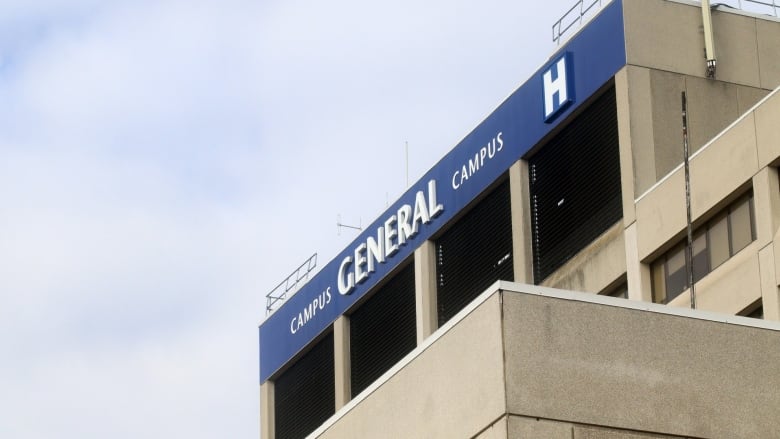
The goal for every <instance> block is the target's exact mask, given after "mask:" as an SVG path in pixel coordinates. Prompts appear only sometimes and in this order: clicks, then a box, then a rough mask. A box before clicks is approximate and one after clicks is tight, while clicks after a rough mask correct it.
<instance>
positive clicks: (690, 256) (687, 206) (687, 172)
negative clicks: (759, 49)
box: [682, 91, 696, 309]
mask: <svg viewBox="0 0 780 439" xmlns="http://www.w3.org/2000/svg"><path fill="white" fill-rule="evenodd" d="M682 124H683V156H684V163H685V210H686V213H687V215H688V246H687V248H686V253H687V255H686V256H687V258H686V259H687V260H688V261H687V262H688V263H687V264H685V270H686V272H687V273H686V274H687V275H688V286H689V287H690V289H691V309H696V288H695V285H694V283H693V221H692V219H691V173H690V168H689V166H688V102H687V99H686V95H685V91H683V92H682Z"/></svg>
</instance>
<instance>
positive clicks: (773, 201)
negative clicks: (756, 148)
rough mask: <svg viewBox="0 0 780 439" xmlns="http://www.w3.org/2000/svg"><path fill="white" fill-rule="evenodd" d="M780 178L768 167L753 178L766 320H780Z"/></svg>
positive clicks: (762, 295) (762, 302)
mask: <svg viewBox="0 0 780 439" xmlns="http://www.w3.org/2000/svg"><path fill="white" fill-rule="evenodd" d="M778 188H780V177H778V171H777V168H774V167H765V168H763V169H761V170H760V171H759V172H758V173H757V174H756V175H755V176H753V202H754V215H755V219H756V241H758V244H759V247H760V250H759V251H758V263H759V270H760V273H761V304H762V306H763V307H764V318H765V319H767V320H780V290H778V288H777V286H778V284H780V279H778V274H780V273H778V270H777V265H776V264H777V262H778V258H777V254H776V250H775V249H776V246H775V244H774V241H775V237H776V236H777V235H778V228H779V227H780V191H779V190H778Z"/></svg>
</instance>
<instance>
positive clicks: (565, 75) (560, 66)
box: [542, 52, 574, 123]
mask: <svg viewBox="0 0 780 439" xmlns="http://www.w3.org/2000/svg"><path fill="white" fill-rule="evenodd" d="M571 69H572V61H571V55H570V54H569V53H568V52H566V53H564V54H563V55H561V57H560V58H558V59H557V60H555V61H553V63H552V64H550V66H549V67H548V68H547V70H545V71H544V73H542V82H543V90H544V93H543V94H544V121H545V123H550V122H552V121H553V120H554V119H555V118H556V117H557V116H558V115H559V114H560V113H561V112H562V111H563V110H565V109H566V107H568V106H569V105H570V104H571V103H572V102H574V81H573V80H574V77H573V75H572V74H571Z"/></svg>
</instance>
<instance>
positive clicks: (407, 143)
mask: <svg viewBox="0 0 780 439" xmlns="http://www.w3.org/2000/svg"><path fill="white" fill-rule="evenodd" d="M405 143H406V187H407V188H408V187H409V141H408V140H407V141H406V142H405Z"/></svg>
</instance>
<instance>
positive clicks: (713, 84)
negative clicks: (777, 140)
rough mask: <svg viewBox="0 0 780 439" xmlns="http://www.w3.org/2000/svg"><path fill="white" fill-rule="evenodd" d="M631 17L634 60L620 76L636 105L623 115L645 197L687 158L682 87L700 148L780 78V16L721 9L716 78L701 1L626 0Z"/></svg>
mask: <svg viewBox="0 0 780 439" xmlns="http://www.w3.org/2000/svg"><path fill="white" fill-rule="evenodd" d="M624 19H625V31H626V57H627V64H628V66H627V68H626V72H625V78H622V77H621V78H620V79H621V80H622V81H623V82H625V84H626V85H625V88H626V90H625V91H623V92H622V94H623V95H625V98H626V99H627V100H628V103H629V104H630V106H629V107H628V109H627V110H624V111H628V112H629V114H623V115H619V119H620V118H621V117H622V118H623V119H624V124H625V128H624V131H627V132H629V133H630V135H631V137H630V142H631V147H630V148H631V155H632V163H633V169H632V170H631V171H632V174H633V179H634V188H633V191H634V193H635V196H637V197H638V196H639V195H641V194H642V193H643V192H645V191H646V190H647V189H649V188H650V187H651V186H652V185H653V184H654V183H655V182H656V181H658V180H659V179H660V178H662V177H663V176H664V175H666V174H668V173H669V172H670V171H671V170H672V169H674V167H675V166H677V165H679V164H680V163H681V162H682V159H683V157H682V122H681V119H682V118H681V102H680V93H681V92H682V91H683V90H685V91H686V92H687V95H688V122H689V144H690V148H691V152H695V151H696V150H698V149H699V148H700V147H701V146H702V145H704V144H706V143H707V142H708V141H709V140H710V139H712V138H713V137H714V136H715V135H716V134H718V133H719V132H720V131H722V130H723V129H725V128H726V127H727V126H728V125H729V124H730V123H731V122H733V121H734V120H735V119H736V118H737V117H739V116H740V115H741V114H743V113H744V112H745V111H747V110H748V109H749V108H750V107H751V106H752V105H753V104H755V103H756V102H758V100H760V99H761V98H762V97H763V96H765V95H766V94H767V93H768V91H769V90H772V89H774V88H775V87H777V86H778V85H780V61H778V59H780V57H778V55H777V54H778V53H780V22H779V21H777V20H772V19H770V18H765V19H762V18H756V17H753V16H745V15H740V14H735V13H733V12H725V11H720V10H716V11H714V12H713V26H714V29H715V46H716V55H717V58H718V70H717V75H716V78H715V80H712V79H707V78H706V77H705V70H706V69H705V59H704V55H703V54H704V37H703V31H702V25H701V9H700V8H698V7H696V6H694V5H688V4H681V3H677V2H670V1H666V0H625V1H624ZM616 84H618V85H619V86H622V84H623V83H622V82H621V81H616ZM620 95H621V91H620V90H619V96H620ZM624 138H625V136H623V137H621V142H623V141H624ZM624 155H627V154H626V153H624Z"/></svg>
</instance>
